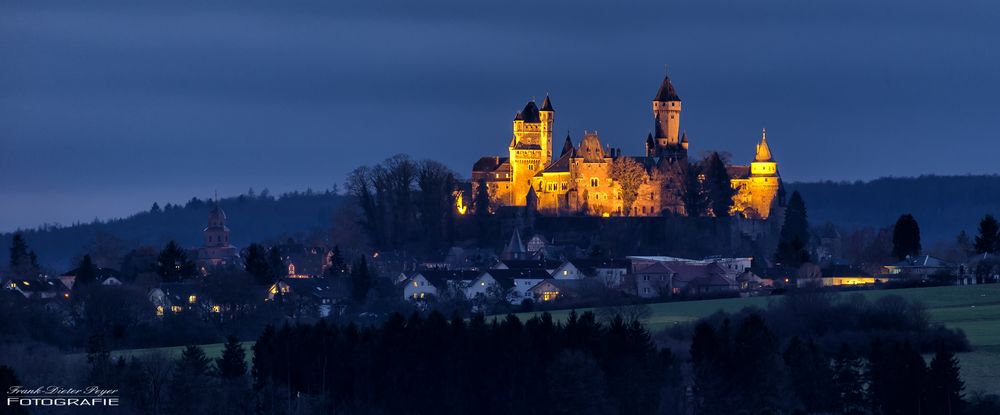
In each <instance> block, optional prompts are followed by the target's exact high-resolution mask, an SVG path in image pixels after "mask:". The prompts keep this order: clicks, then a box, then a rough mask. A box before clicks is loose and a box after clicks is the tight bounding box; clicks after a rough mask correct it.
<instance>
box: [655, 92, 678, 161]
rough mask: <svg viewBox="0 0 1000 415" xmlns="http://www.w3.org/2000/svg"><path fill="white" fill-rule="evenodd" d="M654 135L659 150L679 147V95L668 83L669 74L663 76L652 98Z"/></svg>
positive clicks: (663, 150)
mask: <svg viewBox="0 0 1000 415" xmlns="http://www.w3.org/2000/svg"><path fill="white" fill-rule="evenodd" d="M653 120H654V122H655V124H654V133H653V134H654V135H655V137H654V138H655V141H656V145H657V147H658V148H659V149H660V152H665V151H666V150H672V149H676V148H679V147H680V134H679V133H680V125H681V97H680V96H678V95H677V90H676V89H674V85H673V84H672V83H670V76H669V75H665V76H664V77H663V83H661V84H660V89H659V90H657V91H656V97H654V98H653Z"/></svg>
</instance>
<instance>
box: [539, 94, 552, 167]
mask: <svg viewBox="0 0 1000 415" xmlns="http://www.w3.org/2000/svg"><path fill="white" fill-rule="evenodd" d="M538 117H539V121H541V125H540V126H539V132H540V133H541V134H539V140H538V144H539V145H541V146H542V157H544V159H542V163H543V164H544V165H548V164H549V163H551V162H552V126H553V125H554V124H555V119H556V110H555V109H553V108H552V100H550V99H549V95H548V94H546V95H545V101H542V108H541V109H539V110H538Z"/></svg>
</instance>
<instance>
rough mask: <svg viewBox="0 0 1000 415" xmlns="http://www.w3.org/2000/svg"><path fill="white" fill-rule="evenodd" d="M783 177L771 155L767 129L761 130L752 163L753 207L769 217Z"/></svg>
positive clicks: (761, 214) (764, 217)
mask: <svg viewBox="0 0 1000 415" xmlns="http://www.w3.org/2000/svg"><path fill="white" fill-rule="evenodd" d="M780 184H781V177H779V176H778V163H777V162H775V161H774V157H773V156H771V148H770V147H769V146H768V145H767V130H766V129H765V130H763V131H761V136H760V144H757V152H756V154H755V155H754V159H753V162H751V163H750V195H751V202H750V204H751V207H753V208H754V210H755V211H757V213H758V214H759V215H760V216H761V219H767V217H768V216H770V213H771V205H772V204H773V203H774V200H775V198H776V197H777V196H778V188H779V187H780Z"/></svg>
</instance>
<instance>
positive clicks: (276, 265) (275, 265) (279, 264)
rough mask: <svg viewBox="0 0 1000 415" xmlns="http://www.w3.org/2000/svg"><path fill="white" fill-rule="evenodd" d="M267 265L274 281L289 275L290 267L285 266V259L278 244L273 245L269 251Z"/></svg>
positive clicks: (271, 279)
mask: <svg viewBox="0 0 1000 415" xmlns="http://www.w3.org/2000/svg"><path fill="white" fill-rule="evenodd" d="M267 266H268V270H269V271H268V272H269V273H270V281H272V282H273V281H278V280H280V279H282V278H284V277H286V276H288V267H286V266H285V260H284V259H283V258H282V257H281V251H280V250H279V249H278V247H277V246H272V247H271V249H270V250H268V251H267Z"/></svg>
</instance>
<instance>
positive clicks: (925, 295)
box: [518, 284, 1000, 394]
mask: <svg viewBox="0 0 1000 415" xmlns="http://www.w3.org/2000/svg"><path fill="white" fill-rule="evenodd" d="M859 293H860V294H861V295H863V296H865V297H866V298H868V299H869V300H874V299H877V298H879V297H883V296H887V295H898V296H902V297H904V298H906V299H909V300H911V301H920V302H921V303H923V304H924V306H926V307H927V311H928V312H929V313H930V316H931V320H932V321H933V322H934V323H941V324H944V325H945V326H947V327H949V328H957V329H962V330H963V331H964V332H965V335H966V336H967V337H968V338H969V342H970V343H971V344H972V347H973V349H974V350H973V351H972V352H969V353H961V354H959V356H958V358H959V360H960V361H961V364H962V376H963V378H964V379H965V381H966V384H967V385H966V390H967V391H970V392H971V391H975V390H982V391H986V392H989V393H997V394H1000V284H990V285H967V286H951V287H932V288H909V289H901V290H871V291H860V292H859ZM776 299H777V297H751V298H727V299H720V300H705V301H686V302H674V303H658V304H650V305H649V307H650V309H651V311H652V314H651V315H650V317H649V318H647V319H646V320H645V321H644V323H645V324H646V326H647V327H648V328H649V329H650V330H651V331H658V330H661V329H663V328H664V327H667V326H669V325H671V324H675V323H679V322H687V321H694V320H697V319H699V318H701V317H705V316H707V315H710V314H712V313H714V312H716V311H719V310H722V311H728V312H732V311H738V310H740V309H742V308H744V307H750V306H757V307H766V306H767V303H768V301H774V300H776ZM583 311H592V309H581V310H578V312H583ZM535 314H537V313H522V314H519V315H518V317H520V318H521V319H522V320H523V319H527V318H531V317H532V316H533V315H535ZM551 314H552V316H553V318H554V319H556V320H564V319H565V318H566V316H567V315H569V310H560V311H553V312H551Z"/></svg>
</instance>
